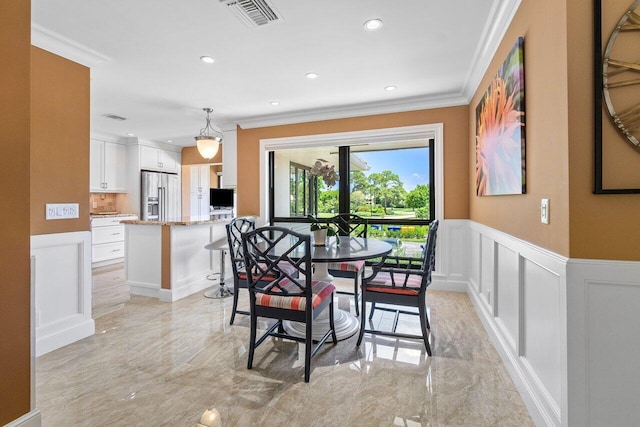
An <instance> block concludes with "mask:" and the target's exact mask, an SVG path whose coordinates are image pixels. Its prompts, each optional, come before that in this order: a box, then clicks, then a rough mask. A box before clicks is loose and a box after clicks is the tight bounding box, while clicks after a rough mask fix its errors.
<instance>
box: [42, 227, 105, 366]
mask: <svg viewBox="0 0 640 427" xmlns="http://www.w3.org/2000/svg"><path fill="white" fill-rule="evenodd" d="M31 256H32V257H33V259H34V271H35V334H36V345H35V347H36V351H35V355H36V357H37V356H41V355H43V354H45V353H48V352H50V351H52V350H55V349H57V348H60V347H63V346H65V345H67V344H70V343H72V342H75V341H78V340H80V339H82V338H85V337H88V336H91V335H93V334H94V332H95V324H94V322H93V319H92V318H91V232H89V231H78V232H71V233H56V234H43V235H36V236H31Z"/></svg>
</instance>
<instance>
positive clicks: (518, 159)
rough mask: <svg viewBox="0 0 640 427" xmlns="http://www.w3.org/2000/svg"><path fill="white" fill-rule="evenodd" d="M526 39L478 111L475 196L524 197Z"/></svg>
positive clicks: (516, 47)
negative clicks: (518, 195) (521, 195)
mask: <svg viewBox="0 0 640 427" xmlns="http://www.w3.org/2000/svg"><path fill="white" fill-rule="evenodd" d="M523 45H524V39H523V38H522V37H519V38H518V40H517V41H516V43H515V45H514V46H513V48H512V49H511V52H509V55H508V56H507V58H506V59H505V61H504V63H503V64H502V66H501V67H500V70H499V71H498V73H497V74H496V76H495V77H494V78H493V80H492V81H491V84H490V85H489V88H488V89H487V92H486V93H485V94H484V96H483V97H482V99H481V100H480V102H479V104H478V106H477V107H476V194H477V195H478V196H494V195H503V194H524V193H525V190H526V185H525V184H526V181H525V140H524V135H525V133H524V130H525V129H524V123H525V122H524V55H523V53H524V48H523Z"/></svg>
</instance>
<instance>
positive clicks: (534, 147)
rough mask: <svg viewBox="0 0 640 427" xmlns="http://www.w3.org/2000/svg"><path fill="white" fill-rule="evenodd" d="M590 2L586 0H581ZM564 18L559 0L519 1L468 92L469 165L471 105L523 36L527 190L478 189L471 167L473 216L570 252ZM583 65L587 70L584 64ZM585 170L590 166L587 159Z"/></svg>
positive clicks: (472, 165)
mask: <svg viewBox="0 0 640 427" xmlns="http://www.w3.org/2000/svg"><path fill="white" fill-rule="evenodd" d="M587 3H590V2H585V4H587ZM566 21H567V13H566V10H565V5H564V2H558V1H557V0H538V1H536V2H522V3H521V4H520V9H519V10H518V12H517V14H516V16H515V18H514V20H513V21H512V24H511V26H510V28H509V30H508V31H507V33H506V35H505V37H504V39H503V41H502V43H501V45H500V47H499V49H498V51H497V52H496V55H495V56H494V58H493V60H492V62H491V65H490V66H489V68H488V70H487V73H486V74H485V76H484V78H483V80H482V82H481V83H480V85H479V87H478V90H477V92H476V94H475V96H474V97H473V99H472V100H471V103H470V108H469V118H468V120H469V153H470V156H469V170H470V171H475V132H476V125H475V109H476V106H477V105H478V102H479V101H480V99H481V98H482V95H483V94H484V92H485V91H486V88H487V87H488V85H489V83H490V81H491V79H492V78H493V77H494V76H495V74H496V73H497V72H498V69H499V67H500V65H501V64H502V62H503V61H504V58H505V57H506V56H507V54H508V53H509V51H510V50H511V48H512V47H513V44H514V43H515V42H516V39H517V38H518V37H519V36H523V37H524V63H525V76H524V78H525V104H526V105H525V123H526V127H525V133H526V184H527V193H526V194H525V195H509V196H488V197H487V196H485V197H478V196H476V190H475V188H476V183H475V174H470V175H469V190H470V191H469V198H470V203H469V205H470V217H471V219H472V220H474V221H477V222H479V223H482V224H486V225H488V226H490V227H493V228H496V229H498V230H501V231H504V232H505V233H508V234H510V235H512V236H515V237H518V238H521V239H523V240H526V241H529V242H532V243H534V244H536V245H539V246H542V247H544V248H547V249H550V250H552V251H555V252H558V253H560V254H562V255H565V256H568V255H569V173H568V147H567V141H568V134H569V131H568V124H567V105H568V104H567V103H568V101H567V97H568V94H567V90H568V89H567V49H566V31H565V26H566ZM589 22H590V21H589ZM587 40H588V38H585V39H583V40H582V43H583V44H584V45H585V49H586V48H588V42H587ZM587 68H588V67H587ZM583 71H585V74H588V73H587V72H586V71H587V70H586V69H585V70H583ZM572 78H573V77H572ZM582 102H585V100H583V101H582ZM589 102H590V101H589ZM583 143H584V144H585V145H586V146H587V147H585V150H589V149H590V147H591V142H586V143H585V142H584V141H583ZM587 170H588V171H591V170H592V168H591V166H589V167H588V169H587ZM587 173H588V172H587ZM446 184H447V183H446V180H445V185H446ZM542 198H548V199H549V200H550V213H551V216H550V224H549V225H545V224H542V223H541V222H540V199H542Z"/></svg>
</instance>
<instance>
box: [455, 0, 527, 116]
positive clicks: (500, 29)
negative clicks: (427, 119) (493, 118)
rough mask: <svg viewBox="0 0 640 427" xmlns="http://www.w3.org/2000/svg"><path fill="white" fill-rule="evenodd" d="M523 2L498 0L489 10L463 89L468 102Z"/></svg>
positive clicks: (518, 0) (519, 0)
mask: <svg viewBox="0 0 640 427" xmlns="http://www.w3.org/2000/svg"><path fill="white" fill-rule="evenodd" d="M521 2H522V0H498V1H496V2H495V3H494V4H493V6H492V8H491V10H490V11H489V16H488V17H487V21H486V22H487V26H486V27H485V29H484V31H483V32H482V36H481V37H480V43H478V48H477V50H476V52H475V54H474V55H473V60H472V61H471V66H470V67H469V74H468V75H467V78H466V79H465V82H466V83H465V85H464V88H463V90H462V93H463V96H464V97H465V99H466V100H467V104H468V103H469V102H471V98H473V95H474V93H475V92H476V90H477V89H478V85H479V84H480V82H481V81H482V78H483V77H484V75H485V73H486V72H487V69H488V68H489V64H491V61H492V60H493V57H494V55H495V54H496V51H497V50H498V47H499V46H500V42H501V41H502V39H503V37H504V35H505V34H506V32H507V29H508V28H509V25H511V21H512V20H513V17H514V16H515V14H516V12H517V11H518V8H519V7H520V3H521Z"/></svg>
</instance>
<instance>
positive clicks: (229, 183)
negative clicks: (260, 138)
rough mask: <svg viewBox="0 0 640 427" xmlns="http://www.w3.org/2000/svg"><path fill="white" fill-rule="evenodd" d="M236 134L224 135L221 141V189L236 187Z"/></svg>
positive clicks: (228, 133)
mask: <svg viewBox="0 0 640 427" xmlns="http://www.w3.org/2000/svg"><path fill="white" fill-rule="evenodd" d="M237 171H238V132H237V131H235V130H234V131H228V132H225V133H224V140H223V141H222V188H236V187H237V185H238V172H237Z"/></svg>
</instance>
